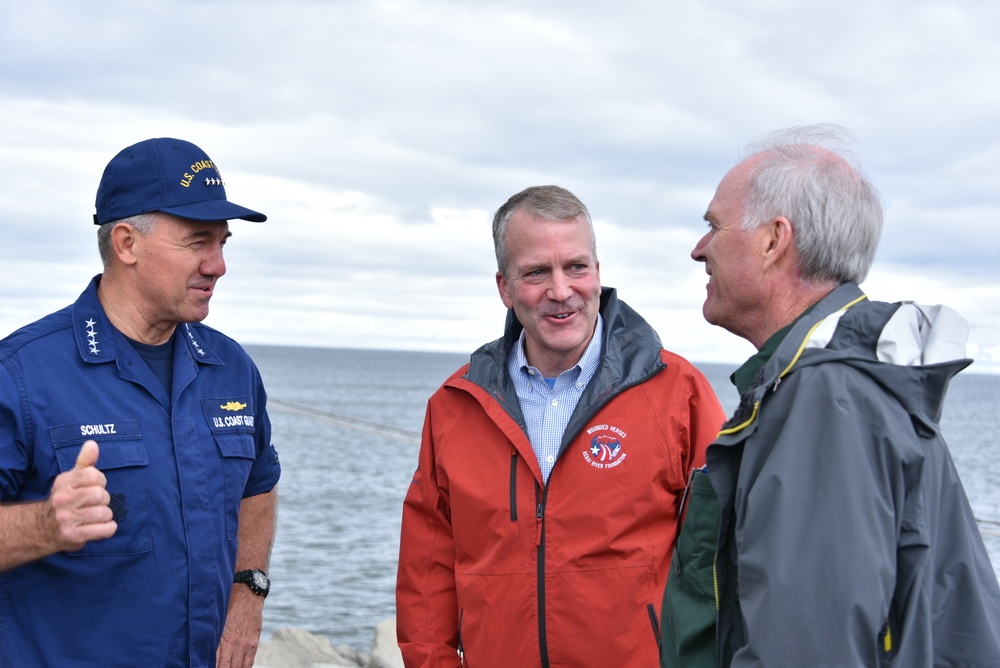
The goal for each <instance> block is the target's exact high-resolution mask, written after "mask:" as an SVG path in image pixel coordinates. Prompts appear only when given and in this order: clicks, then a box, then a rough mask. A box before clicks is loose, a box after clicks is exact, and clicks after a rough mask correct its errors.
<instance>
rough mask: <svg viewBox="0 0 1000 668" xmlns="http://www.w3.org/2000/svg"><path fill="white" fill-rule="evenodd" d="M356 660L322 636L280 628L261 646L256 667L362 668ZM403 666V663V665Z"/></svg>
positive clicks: (301, 630) (295, 629) (361, 664)
mask: <svg viewBox="0 0 1000 668" xmlns="http://www.w3.org/2000/svg"><path fill="white" fill-rule="evenodd" d="M363 665H364V664H363V663H359V662H358V661H357V660H356V657H351V656H345V655H344V653H342V652H341V651H338V650H337V649H336V648H334V646H333V645H331V644H330V641H329V640H327V639H326V638H323V637H321V636H317V635H314V634H312V633H309V632H308V631H306V630H305V629H299V628H286V629H278V630H277V631H275V632H274V635H272V636H271V639H270V640H266V641H264V642H262V643H260V646H259V647H258V648H257V656H256V658H255V660H254V668H359V667H360V666H363ZM400 665H402V664H400Z"/></svg>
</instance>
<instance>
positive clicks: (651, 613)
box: [646, 603, 663, 654]
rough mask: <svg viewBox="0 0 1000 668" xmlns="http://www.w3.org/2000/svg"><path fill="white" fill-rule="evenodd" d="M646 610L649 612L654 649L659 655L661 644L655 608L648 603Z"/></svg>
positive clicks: (661, 648)
mask: <svg viewBox="0 0 1000 668" xmlns="http://www.w3.org/2000/svg"><path fill="white" fill-rule="evenodd" d="M646 610H647V611H648V612H649V621H650V623H651V624H652V625H653V637H654V638H656V649H657V650H658V651H657V654H659V653H660V651H662V650H663V643H662V640H661V638H660V620H659V619H657V615H656V606H654V605H653V604H652V603H650V604H648V605H647V606H646Z"/></svg>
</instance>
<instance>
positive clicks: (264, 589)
mask: <svg viewBox="0 0 1000 668" xmlns="http://www.w3.org/2000/svg"><path fill="white" fill-rule="evenodd" d="M238 583H243V584H245V585H246V586H248V587H249V588H250V591H252V592H253V593H254V594H256V595H257V596H262V597H266V596H267V595H268V593H269V592H270V591H271V580H269V579H268V577H267V573H265V572H264V571H262V570H260V569H259V568H250V569H247V570H245V571H238V572H237V573H235V574H234V575H233V584H238Z"/></svg>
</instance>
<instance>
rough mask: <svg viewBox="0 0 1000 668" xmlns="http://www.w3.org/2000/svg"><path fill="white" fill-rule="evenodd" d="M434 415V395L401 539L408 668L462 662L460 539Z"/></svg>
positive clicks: (400, 631)
mask: <svg viewBox="0 0 1000 668" xmlns="http://www.w3.org/2000/svg"><path fill="white" fill-rule="evenodd" d="M433 420H434V412H433V398H432V400H431V402H430V403H429V404H428V408H427V415H426V417H425V420H424V428H423V436H422V438H421V443H420V455H419V459H418V464H417V470H416V472H415V473H414V474H413V480H412V482H411V483H410V487H409V489H408V490H407V493H406V498H405V500H404V502H403V519H402V531H401V535H400V544H399V569H398V571H397V579H396V636H397V640H398V642H399V649H400V651H401V653H402V655H403V663H404V664H405V666H406V667H407V668H416V667H418V666H419V667H422V668H432V667H433V668H439V667H441V668H444V667H458V666H459V665H460V659H459V654H458V646H459V615H458V597H457V594H456V587H455V543H454V539H453V533H452V526H451V512H450V508H449V498H448V495H447V490H446V489H443V488H442V485H441V484H440V483H439V480H438V469H437V467H436V445H437V444H436V443H435V438H434V430H433V428H432V426H433Z"/></svg>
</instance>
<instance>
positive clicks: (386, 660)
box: [365, 617, 403, 668]
mask: <svg viewBox="0 0 1000 668" xmlns="http://www.w3.org/2000/svg"><path fill="white" fill-rule="evenodd" d="M365 668H403V655H402V654H400V653H399V645H398V644H397V643H396V618H395V617H393V618H391V619H387V620H385V621H384V622H381V623H380V624H378V625H377V626H376V627H375V636H374V638H373V639H372V653H371V657H370V658H369V659H368V664H367V665H366V666H365Z"/></svg>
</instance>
